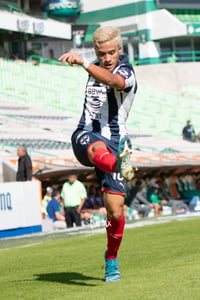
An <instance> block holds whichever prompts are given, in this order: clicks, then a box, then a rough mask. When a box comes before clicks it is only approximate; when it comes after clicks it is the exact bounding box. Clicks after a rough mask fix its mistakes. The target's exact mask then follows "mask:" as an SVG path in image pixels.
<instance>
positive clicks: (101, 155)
mask: <svg viewBox="0 0 200 300" xmlns="http://www.w3.org/2000/svg"><path fill="white" fill-rule="evenodd" d="M92 160H93V161H94V163H95V165H96V166H97V168H98V169H100V170H102V171H103V172H107V173H114V172H116V161H117V158H116V157H115V156H114V155H113V154H112V153H111V152H110V151H109V150H106V149H104V148H98V149H96V150H95V152H94V154H93V157H92Z"/></svg>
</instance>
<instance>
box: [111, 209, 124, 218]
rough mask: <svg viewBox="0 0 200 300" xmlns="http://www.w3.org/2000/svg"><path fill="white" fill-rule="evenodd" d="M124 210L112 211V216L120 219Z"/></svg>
mask: <svg viewBox="0 0 200 300" xmlns="http://www.w3.org/2000/svg"><path fill="white" fill-rule="evenodd" d="M122 213H123V212H122V211H121V210H117V211H112V212H110V217H111V218H112V219H113V220H119V219H120V218H121V216H122Z"/></svg>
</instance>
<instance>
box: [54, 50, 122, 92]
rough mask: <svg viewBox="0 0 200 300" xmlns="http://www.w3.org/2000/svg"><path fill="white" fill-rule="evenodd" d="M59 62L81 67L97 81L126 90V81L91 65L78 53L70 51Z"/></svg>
mask: <svg viewBox="0 0 200 300" xmlns="http://www.w3.org/2000/svg"><path fill="white" fill-rule="evenodd" d="M58 60H60V61H62V63H66V62H67V63H68V64H69V65H70V66H73V65H79V66H83V67H84V69H85V70H86V71H87V72H88V73H89V74H90V75H91V76H92V77H93V78H94V79H96V80H97V81H99V82H101V83H103V84H106V85H109V86H112V87H114V88H116V89H118V90H121V89H123V88H124V79H123V78H122V77H121V76H119V75H117V74H112V73H110V72H109V71H107V70H106V69H104V68H101V67H98V66H96V65H94V64H92V63H90V62H89V61H88V60H86V59H85V58H82V57H81V56H79V55H77V54H76V53H74V52H72V51H69V52H66V53H64V54H62V55H61V56H60V57H59V58H58Z"/></svg>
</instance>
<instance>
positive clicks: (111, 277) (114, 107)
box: [59, 27, 137, 281]
mask: <svg viewBox="0 0 200 300" xmlns="http://www.w3.org/2000/svg"><path fill="white" fill-rule="evenodd" d="M93 43H94V49H95V53H96V56H97V60H96V61H95V62H94V63H90V62H89V61H88V60H87V59H86V58H83V57H81V56H79V55H77V54H76V53H74V52H72V51H70V52H67V53H64V54H63V55H61V56H60V58H59V60H60V61H62V62H63V63H66V62H67V63H68V64H69V65H71V66H73V65H74V64H75V65H80V66H82V67H83V68H84V69H85V70H86V72H88V74H89V77H88V81H87V85H86V91H85V101H84V106H83V113H82V115H81V118H80V121H79V123H78V126H77V129H76V130H75V132H74V133H73V134H72V147H73V151H74V154H75V156H76V158H77V159H78V160H79V162H80V163H82V164H83V165H85V166H91V167H92V166H95V170H96V173H97V176H98V178H99V180H100V182H101V187H102V191H103V197H104V201H105V206H106V209H107V225H106V230H107V250H106V252H105V262H106V266H105V281H117V280H120V272H119V266H118V260H117V254H118V250H119V247H120V243H121V240H122V236H123V231H124V225H125V217H124V213H123V206H124V197H125V194H126V193H125V189H126V180H131V179H132V178H133V177H134V170H133V168H132V166H131V163H130V155H131V151H132V150H131V142H130V139H129V137H128V136H127V129H126V124H125V123H126V120H127V117H128V113H129V111H130V109H131V105H132V103H133V99H134V95H135V93H136V90H137V83H136V79H135V74H134V70H133V67H132V65H131V64H130V63H129V62H128V58H127V57H126V56H125V55H123V54H121V38H120V31H119V29H118V28H115V27H99V28H98V29H97V30H96V31H95V32H94V34H93Z"/></svg>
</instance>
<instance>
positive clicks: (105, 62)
mask: <svg viewBox="0 0 200 300" xmlns="http://www.w3.org/2000/svg"><path fill="white" fill-rule="evenodd" d="M95 50H96V56H97V58H98V60H99V63H100V66H101V67H102V68H104V69H106V70H108V71H109V72H112V71H113V70H114V68H115V67H116V65H117V64H118V61H119V55H120V53H121V47H120V46H119V45H116V43H115V42H114V41H107V42H105V43H101V44H100V45H99V47H98V48H96V49H95Z"/></svg>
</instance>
